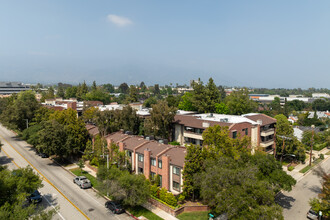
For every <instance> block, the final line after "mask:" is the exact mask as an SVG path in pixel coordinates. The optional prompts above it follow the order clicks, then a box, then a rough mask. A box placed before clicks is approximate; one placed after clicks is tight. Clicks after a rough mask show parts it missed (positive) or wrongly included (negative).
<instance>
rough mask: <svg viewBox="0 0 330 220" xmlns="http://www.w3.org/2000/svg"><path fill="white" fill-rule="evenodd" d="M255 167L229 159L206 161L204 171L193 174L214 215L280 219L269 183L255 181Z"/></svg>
mask: <svg viewBox="0 0 330 220" xmlns="http://www.w3.org/2000/svg"><path fill="white" fill-rule="evenodd" d="M257 174H258V168H257V167H256V166H254V165H251V164H244V165H243V164H241V163H238V162H237V161H235V160H234V159H232V158H228V157H219V158H218V159H217V160H216V161H208V162H207V164H206V170H205V172H202V173H199V174H198V175H197V174H196V175H195V178H196V180H195V181H196V183H199V185H200V187H201V197H202V198H203V200H204V202H205V203H206V204H207V205H208V206H209V207H210V208H211V209H212V211H213V212H214V213H216V214H223V213H225V214H226V215H227V217H228V219H283V216H282V208H281V207H280V206H279V205H277V204H276V203H275V201H274V198H275V193H274V192H273V191H272V190H271V188H270V186H269V183H268V182H267V181H264V180H259V179H258V175H257Z"/></svg>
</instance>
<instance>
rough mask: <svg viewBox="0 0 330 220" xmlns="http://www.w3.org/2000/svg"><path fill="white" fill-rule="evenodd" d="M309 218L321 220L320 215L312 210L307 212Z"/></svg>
mask: <svg viewBox="0 0 330 220" xmlns="http://www.w3.org/2000/svg"><path fill="white" fill-rule="evenodd" d="M307 218H308V219H316V220H317V219H319V215H318V214H317V213H316V212H315V211H314V210H313V209H312V208H310V209H309V211H308V212H307Z"/></svg>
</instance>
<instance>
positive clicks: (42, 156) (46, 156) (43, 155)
mask: <svg viewBox="0 0 330 220" xmlns="http://www.w3.org/2000/svg"><path fill="white" fill-rule="evenodd" d="M39 156H40V157H41V158H48V157H49V156H48V154H45V153H40V154H39Z"/></svg>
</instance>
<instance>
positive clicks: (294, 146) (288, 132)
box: [275, 114, 306, 161]
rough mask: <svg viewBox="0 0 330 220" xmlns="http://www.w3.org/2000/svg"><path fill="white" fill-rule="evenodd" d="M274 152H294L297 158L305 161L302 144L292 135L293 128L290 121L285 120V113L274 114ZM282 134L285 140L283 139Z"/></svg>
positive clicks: (283, 153)
mask: <svg viewBox="0 0 330 220" xmlns="http://www.w3.org/2000/svg"><path fill="white" fill-rule="evenodd" d="M275 119H276V121H277V122H276V125H275V128H276V139H275V141H276V154H277V156H278V155H281V157H282V156H283V155H285V154H294V155H295V157H296V159H297V160H300V161H305V159H306V155H305V151H304V148H303V146H302V145H301V143H300V141H298V140H297V138H296V137H295V136H294V135H293V128H292V126H291V124H290V122H289V121H288V120H287V118H286V117H285V115H282V114H280V115H276V116H275ZM283 136H284V137H286V138H287V140H284V139H283Z"/></svg>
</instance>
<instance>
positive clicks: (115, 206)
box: [105, 201, 124, 214]
mask: <svg viewBox="0 0 330 220" xmlns="http://www.w3.org/2000/svg"><path fill="white" fill-rule="evenodd" d="M105 207H106V208H108V209H109V210H110V211H112V212H113V213H114V214H120V213H123V212H124V209H123V207H122V205H121V204H120V202H118V201H107V202H106V203H105Z"/></svg>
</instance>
